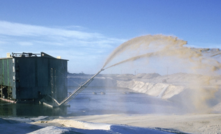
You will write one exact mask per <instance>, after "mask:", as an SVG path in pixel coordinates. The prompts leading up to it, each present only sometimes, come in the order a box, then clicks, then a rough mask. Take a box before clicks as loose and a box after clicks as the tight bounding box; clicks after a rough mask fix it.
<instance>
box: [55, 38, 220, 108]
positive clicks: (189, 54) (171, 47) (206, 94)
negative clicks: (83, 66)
mask: <svg viewBox="0 0 221 134" xmlns="http://www.w3.org/2000/svg"><path fill="white" fill-rule="evenodd" d="M186 44H187V42H186V41H183V40H180V39H178V38H177V37H173V36H164V35H146V36H140V37H136V38H133V39H131V40H129V41H127V42H125V43H123V44H121V45H120V46H119V47H117V48H116V49H115V50H114V51H113V52H112V54H111V55H110V56H109V57H108V58H107V60H106V62H105V63H104V65H103V67H102V69H101V70H100V71H99V72H98V73H97V74H95V75H94V76H93V77H92V78H91V79H89V80H88V81H87V82H85V83H84V84H83V85H82V86H80V87H79V88H78V89H77V90H76V91H75V92H73V93H72V94H71V95H70V96H69V97H67V98H66V99H65V100H63V101H62V102H61V103H57V104H58V106H60V105H62V104H64V103H65V102H67V101H69V100H70V98H71V97H72V96H74V95H76V94H77V93H79V92H80V91H82V89H83V87H85V85H88V83H90V82H91V81H92V80H93V78H94V77H95V76H96V75H98V74H99V73H100V72H101V71H103V70H104V69H108V68H111V67H114V66H117V65H120V64H123V63H127V62H133V61H136V60H138V59H144V58H151V57H160V58H164V57H172V58H173V57H176V58H177V59H179V60H180V61H182V60H185V61H188V62H189V63H191V65H192V67H189V66H187V67H186V68H187V69H189V70H191V72H193V73H200V74H201V73H204V72H205V74H206V75H207V77H208V81H207V82H205V80H201V79H198V80H197V81H195V82H194V83H191V84H190V85H189V86H190V87H191V86H194V87H197V88H194V90H193V94H194V96H193V98H192V100H193V101H194V102H193V103H194V104H195V107H196V108H197V109H206V108H207V105H206V101H207V100H209V99H211V98H212V97H213V96H214V93H215V92H216V91H218V89H219V87H218V86H216V85H213V87H216V88H215V89H214V88H213V89H209V90H208V88H205V86H211V85H210V82H209V81H210V80H211V79H212V77H214V75H217V74H218V73H217V72H218V71H219V70H220V69H221V64H220V63H219V62H218V61H216V60H214V59H212V58H210V57H206V56H204V54H203V53H202V51H201V50H200V49H192V48H190V47H186V46H185V45H186ZM122 54H124V55H127V56H128V55H129V57H128V58H126V59H121V61H118V62H117V63H112V65H110V66H108V67H106V66H107V65H109V64H110V63H111V62H113V61H114V59H116V58H118V57H119V56H120V55H122ZM182 66H185V64H183V65H182Z"/></svg>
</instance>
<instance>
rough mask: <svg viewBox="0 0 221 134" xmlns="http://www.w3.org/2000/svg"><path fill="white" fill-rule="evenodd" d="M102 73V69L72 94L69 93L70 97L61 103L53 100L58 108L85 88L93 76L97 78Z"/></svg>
mask: <svg viewBox="0 0 221 134" xmlns="http://www.w3.org/2000/svg"><path fill="white" fill-rule="evenodd" d="M102 71H104V69H103V68H102V69H101V70H100V71H98V72H97V73H96V74H95V75H93V76H92V77H91V78H90V79H89V80H87V81H86V82H85V83H84V84H83V85H81V86H80V87H79V88H78V89H77V90H75V91H74V92H73V93H71V95H70V96H68V97H67V98H65V99H64V100H63V101H61V103H58V101H57V100H54V99H53V100H54V101H55V102H56V104H57V105H58V106H61V105H63V104H64V103H66V102H68V101H69V100H70V99H71V98H72V97H75V96H76V95H77V94H79V93H80V92H81V91H82V90H83V89H84V88H86V87H87V86H88V85H89V84H90V83H91V82H92V81H93V79H94V77H95V76H97V75H98V74H99V73H100V72H102Z"/></svg>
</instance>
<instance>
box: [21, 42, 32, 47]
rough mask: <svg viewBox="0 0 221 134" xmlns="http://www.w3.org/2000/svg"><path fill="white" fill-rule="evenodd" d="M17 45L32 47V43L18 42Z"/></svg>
mask: <svg viewBox="0 0 221 134" xmlns="http://www.w3.org/2000/svg"><path fill="white" fill-rule="evenodd" d="M18 44H20V45H21V46H32V45H33V43H32V42H19V43H18Z"/></svg>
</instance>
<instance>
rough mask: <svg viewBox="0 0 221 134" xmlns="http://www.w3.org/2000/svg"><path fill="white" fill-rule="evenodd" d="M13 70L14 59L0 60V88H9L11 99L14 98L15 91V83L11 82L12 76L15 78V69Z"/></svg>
mask: <svg viewBox="0 0 221 134" xmlns="http://www.w3.org/2000/svg"><path fill="white" fill-rule="evenodd" d="M13 68H14V59H13V58H5V59H0V86H7V87H9V88H10V90H11V92H12V96H11V97H12V99H15V98H16V93H15V91H16V89H15V81H14V80H13V76H14V78H15V73H16V72H15V69H13Z"/></svg>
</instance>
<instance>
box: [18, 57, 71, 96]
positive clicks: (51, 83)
mask: <svg viewBox="0 0 221 134" xmlns="http://www.w3.org/2000/svg"><path fill="white" fill-rule="evenodd" d="M16 69H18V71H16V79H18V81H16V88H17V99H36V98H38V97H39V93H40V94H41V95H52V96H53V97H55V98H58V99H59V100H61V99H63V98H65V97H66V96H67V88H66V74H67V61H65V60H59V59H53V58H42V57H19V58H16ZM51 70H53V71H51ZM52 91H53V92H52Z"/></svg>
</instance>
